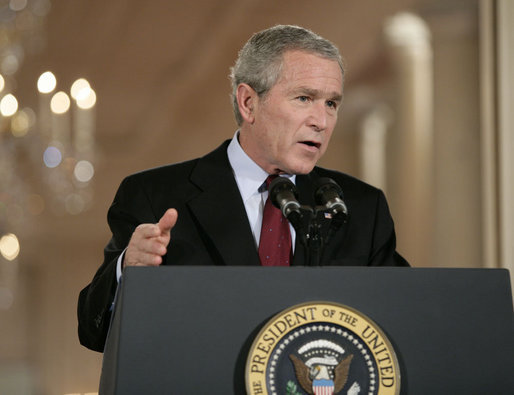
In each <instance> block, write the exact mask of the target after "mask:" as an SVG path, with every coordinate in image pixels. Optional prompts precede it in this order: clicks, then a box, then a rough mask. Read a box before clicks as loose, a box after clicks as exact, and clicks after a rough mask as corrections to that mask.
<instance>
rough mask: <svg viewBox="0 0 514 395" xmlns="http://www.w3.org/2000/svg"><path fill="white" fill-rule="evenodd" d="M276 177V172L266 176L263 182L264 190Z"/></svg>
mask: <svg viewBox="0 0 514 395" xmlns="http://www.w3.org/2000/svg"><path fill="white" fill-rule="evenodd" d="M277 177H278V176H277V175H276V174H271V175H269V176H268V178H266V181H264V183H265V184H266V190H268V189H269V186H270V184H271V182H272V181H273V180H274V179H275V178H277Z"/></svg>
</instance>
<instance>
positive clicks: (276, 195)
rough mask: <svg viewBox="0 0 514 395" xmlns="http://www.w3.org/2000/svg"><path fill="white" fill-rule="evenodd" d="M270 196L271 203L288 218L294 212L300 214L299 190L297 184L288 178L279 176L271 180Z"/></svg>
mask: <svg viewBox="0 0 514 395" xmlns="http://www.w3.org/2000/svg"><path fill="white" fill-rule="evenodd" d="M269 198H270V199H271V203H273V205H274V206H275V207H276V208H278V209H279V210H280V211H282V214H284V217H286V218H287V219H289V217H290V216H291V214H293V213H298V215H300V203H299V202H298V192H297V190H296V186H295V185H294V184H293V183H292V181H291V180H289V179H288V178H285V177H277V178H275V179H274V180H273V181H271V184H270V186H269ZM293 225H294V224H293Z"/></svg>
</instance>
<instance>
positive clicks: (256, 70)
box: [230, 25, 344, 126]
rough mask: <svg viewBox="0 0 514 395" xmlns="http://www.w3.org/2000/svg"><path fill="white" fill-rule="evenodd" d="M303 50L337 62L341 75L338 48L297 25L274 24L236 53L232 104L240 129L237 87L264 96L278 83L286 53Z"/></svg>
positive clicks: (232, 74) (342, 71)
mask: <svg viewBox="0 0 514 395" xmlns="http://www.w3.org/2000/svg"><path fill="white" fill-rule="evenodd" d="M293 50H296V51H303V52H308V53H312V54H314V55H318V56H320V57H323V58H326V59H331V60H334V61H336V62H338V64H339V67H340V68H341V73H343V75H344V67H343V61H342V58H341V54H340V53H339V50H338V49H337V47H336V46H335V45H334V44H333V43H331V42H330V41H328V40H326V39H324V38H323V37H321V36H319V35H317V34H316V33H314V32H312V31H310V30H308V29H305V28H303V27H299V26H291V25H277V26H274V27H271V28H269V29H265V30H262V31H260V32H258V33H255V34H254V35H253V36H252V37H250V39H249V40H248V41H247V42H246V44H245V45H244V46H243V48H242V49H241V50H240V51H239V56H238V58H237V60H236V63H235V65H234V67H232V68H231V70H230V71H231V72H230V80H231V82H232V103H233V107H234V115H235V117H236V122H237V124H238V125H239V126H241V123H242V122H243V119H242V117H241V114H240V112H239V108H238V104H237V95H236V93H237V87H238V85H239V84H241V83H244V84H248V85H249V86H251V87H252V88H253V89H254V90H255V91H256V92H257V94H258V95H259V96H264V95H266V93H267V92H268V91H269V90H270V89H271V87H272V86H273V85H275V83H276V82H277V79H278V77H279V76H280V73H281V71H282V60H283V59H282V57H283V55H284V53H285V52H286V51H293Z"/></svg>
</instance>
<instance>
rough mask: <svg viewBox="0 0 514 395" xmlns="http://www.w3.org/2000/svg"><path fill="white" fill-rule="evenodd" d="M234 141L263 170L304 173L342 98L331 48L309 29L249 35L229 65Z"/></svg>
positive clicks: (286, 28) (337, 59) (336, 55)
mask: <svg viewBox="0 0 514 395" xmlns="http://www.w3.org/2000/svg"><path fill="white" fill-rule="evenodd" d="M232 84H233V88H234V92H233V95H234V111H235V113H236V119H237V120H238V123H239V125H240V126H241V129H240V135H239V141H240V143H241V146H242V147H243V149H244V150H245V152H246V153H247V154H248V155H249V156H250V158H252V159H253V160H254V161H255V162H256V163H257V164H258V165H259V166H260V167H262V168H263V169H264V170H265V171H266V172H268V173H270V174H272V173H290V174H306V173H309V172H310V171H311V170H312V168H313V167H314V166H315V164H316V162H317V161H318V159H319V158H320V157H321V156H322V155H323V154H324V152H325V151H326V149H327V146H328V142H329V140H330V137H331V135H332V131H333V129H334V127H335V124H336V120H337V110H338V107H339V104H340V102H341V100H342V89H343V68H342V61H341V57H340V55H339V52H338V50H337V48H336V47H335V46H334V45H333V44H332V43H330V42H329V41H327V40H325V39H323V38H321V37H319V36H318V35H316V34H314V33H312V32H310V31H309V30H306V29H303V28H300V27H296V26H275V27H273V28H271V29H267V30H264V31H262V32H260V33H257V34H255V35H254V36H253V37H252V38H251V39H250V40H249V41H248V43H246V45H245V46H244V47H243V49H242V50H241V52H240V54H239V58H238V60H237V62H236V65H235V66H234V68H233V70H232Z"/></svg>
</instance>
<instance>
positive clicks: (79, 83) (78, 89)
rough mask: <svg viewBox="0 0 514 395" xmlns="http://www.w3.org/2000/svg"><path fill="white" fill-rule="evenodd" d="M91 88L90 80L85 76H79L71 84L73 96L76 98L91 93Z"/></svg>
mask: <svg viewBox="0 0 514 395" xmlns="http://www.w3.org/2000/svg"><path fill="white" fill-rule="evenodd" d="M90 90H91V86H90V85H89V82H88V81H87V80H86V79H85V78H79V79H78V80H76V81H75V82H74V83H73V84H72V85H71V90H70V93H71V97H73V98H74V99H75V100H79V99H82V98H84V97H87V96H88V95H89V91H90Z"/></svg>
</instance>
